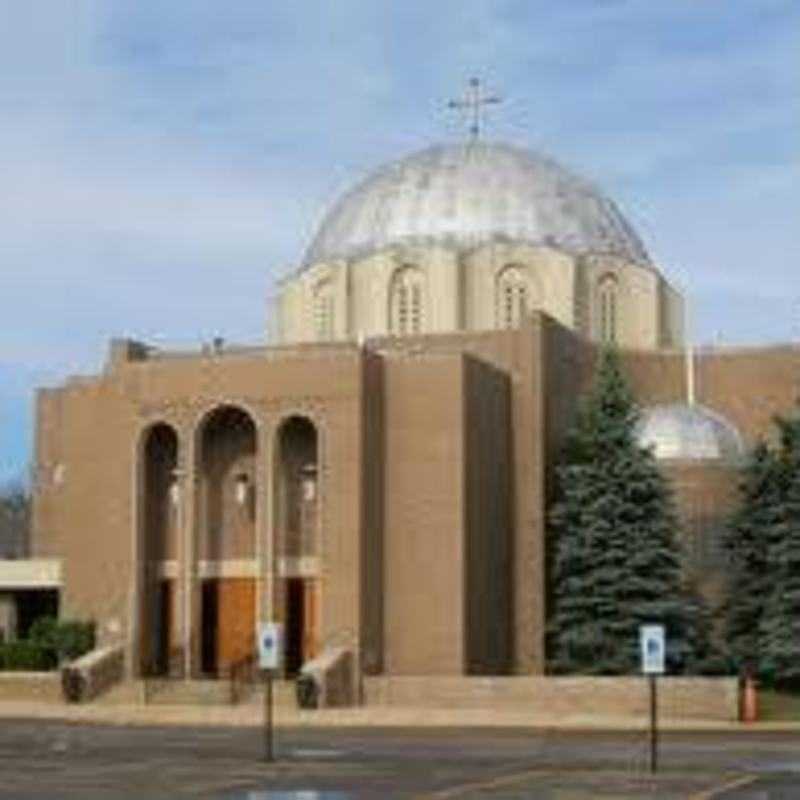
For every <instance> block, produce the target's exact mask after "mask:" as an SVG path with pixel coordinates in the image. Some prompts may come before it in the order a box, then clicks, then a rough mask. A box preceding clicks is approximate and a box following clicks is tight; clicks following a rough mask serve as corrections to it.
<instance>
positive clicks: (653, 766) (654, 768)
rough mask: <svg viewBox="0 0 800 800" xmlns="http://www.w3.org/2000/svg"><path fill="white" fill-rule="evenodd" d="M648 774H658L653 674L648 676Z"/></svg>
mask: <svg viewBox="0 0 800 800" xmlns="http://www.w3.org/2000/svg"><path fill="white" fill-rule="evenodd" d="M650 772H652V773H653V774H655V773H656V772H658V702H657V696H656V676H655V675H654V674H653V675H650Z"/></svg>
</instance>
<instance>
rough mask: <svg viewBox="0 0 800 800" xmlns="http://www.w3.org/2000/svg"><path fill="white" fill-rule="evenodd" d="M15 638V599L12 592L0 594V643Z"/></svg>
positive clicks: (11, 640)
mask: <svg viewBox="0 0 800 800" xmlns="http://www.w3.org/2000/svg"><path fill="white" fill-rule="evenodd" d="M16 638H17V601H16V598H15V597H14V595H13V593H12V592H3V593H1V594H0V643H2V642H13V641H15V640H16Z"/></svg>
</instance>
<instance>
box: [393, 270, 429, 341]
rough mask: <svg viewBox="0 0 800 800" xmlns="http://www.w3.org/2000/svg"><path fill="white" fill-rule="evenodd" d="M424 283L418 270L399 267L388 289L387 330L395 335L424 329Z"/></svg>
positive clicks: (413, 332)
mask: <svg viewBox="0 0 800 800" xmlns="http://www.w3.org/2000/svg"><path fill="white" fill-rule="evenodd" d="M424 290H425V283H424V278H423V276H422V273H421V272H420V270H418V269H417V268H416V267H413V266H404V267H402V268H400V269H399V270H398V271H397V272H396V273H395V274H394V277H393V278H392V283H391V287H390V290H389V331H390V332H391V333H393V334H395V335H397V336H405V335H409V334H415V333H422V332H423V331H424V330H425V291H424Z"/></svg>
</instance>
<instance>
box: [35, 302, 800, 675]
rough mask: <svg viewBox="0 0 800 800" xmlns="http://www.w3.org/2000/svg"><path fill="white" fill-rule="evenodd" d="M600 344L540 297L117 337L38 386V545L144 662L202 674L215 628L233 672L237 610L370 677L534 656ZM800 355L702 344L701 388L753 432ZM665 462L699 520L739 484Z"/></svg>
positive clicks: (665, 395) (639, 388) (79, 609)
mask: <svg viewBox="0 0 800 800" xmlns="http://www.w3.org/2000/svg"><path fill="white" fill-rule="evenodd" d="M594 355H595V353H594V348H593V346H592V345H591V344H589V343H588V342H586V340H584V339H581V338H580V337H578V336H577V335H575V334H574V333H572V332H570V331H569V330H567V329H566V328H564V327H562V326H560V325H559V324H558V323H556V322H554V321H553V320H551V319H550V318H548V317H546V316H544V315H543V314H535V315H533V316H531V317H530V318H529V319H528V320H526V322H525V324H524V325H523V326H522V328H520V329H519V330H512V331H495V332H487V333H465V334H442V335H436V336H423V337H409V338H405V339H402V340H398V339H373V340H370V341H369V343H368V344H367V346H365V347H363V348H360V347H356V346H353V345H349V344H339V345H336V344H331V345H304V346H297V347H276V348H262V349H259V348H252V349H242V350H223V351H222V352H206V353H197V354H172V355H170V354H156V353H150V352H149V351H147V350H146V349H145V348H143V347H142V346H137V345H135V344H132V343H125V342H116V343H114V346H113V347H112V353H111V357H110V359H109V363H108V365H107V367H106V369H105V370H104V371H103V373H102V374H100V375H98V376H96V377H93V378H88V379H80V380H74V381H69V382H67V384H65V385H64V386H62V387H60V388H58V389H47V390H42V391H40V393H39V395H38V401H37V452H36V462H37V485H36V496H35V521H34V538H33V548H34V553H35V555H36V556H40V557H45V556H47V557H55V558H59V559H61V561H62V564H63V576H64V585H63V592H62V610H63V613H64V614H66V615H68V616H77V617H81V618H93V619H95V620H96V621H97V622H98V624H99V632H100V639H101V641H106V640H109V641H111V640H114V641H116V640H122V641H124V642H125V643H126V644H127V652H128V657H129V660H128V664H129V668H130V669H131V670H132V671H134V672H135V671H136V670H138V669H141V668H142V665H143V664H144V663H145V662H147V661H148V660H149V659H150V656H151V655H153V653H156V651H158V650H159V648H160V649H161V650H164V649H165V648H168V649H170V650H173V649H182V651H183V652H182V655H181V658H182V659H183V662H184V666H185V667H186V668H188V669H189V670H191V671H192V672H195V673H197V672H202V671H203V663H204V659H206V660H207V659H208V652H210V646H209V645H208V641H210V639H209V637H210V636H212V635H216V636H218V637H221V638H219V639H218V641H219V644H218V647H217V656H216V658H217V667H218V668H222V669H224V667H225V665H226V664H227V663H229V662H230V661H231V660H233V659H235V658H237V657H239V656H240V655H241V654H242V653H243V652H244V650H245V648H246V641H247V637H248V634H247V632H246V631H245V632H244V633H242V632H241V631H238V628H237V632H236V633H233V632H230V633H227V632H225V631H223V632H222V633H220V630H222V629H223V628H227V627H229V625H228V624H227V623H222V622H221V621H220V620H221V619H222V617H223V616H224V617H225V618H232V617H233V616H236V617H237V618H241V619H245V620H247V622H246V624H245V628H247V627H250V625H251V624H252V621H254V620H255V619H259V618H264V619H266V618H275V619H279V620H283V621H284V622H285V623H287V627H290V626H289V623H292V624H295V623H296V622H297V615H298V614H301V613H302V615H303V619H304V622H303V625H301V626H300V628H298V631H299V632H296V634H293V635H296V636H299V637H301V638H302V639H303V640H304V641H307V640H308V639H309V637H310V639H312V640H313V641H312V642H311V644H310V645H308V646H309V647H311V649H312V650H314V649H316V650H318V649H320V648H324V647H325V646H326V645H328V644H334V643H335V644H344V645H346V646H348V647H351V648H352V649H353V652H354V653H355V654H356V657H357V660H358V662H359V666H360V667H361V668H363V670H364V671H365V672H366V673H369V674H374V675H377V674H386V675H419V674H431V675H432V674H439V675H460V674H466V673H480V674H495V673H499V674H502V673H522V674H536V673H541V672H542V671H543V670H544V667H545V652H544V624H545V617H546V607H545V562H544V551H545V513H546V500H545V498H546V487H547V484H548V480H549V478H550V477H551V476H552V467H553V465H554V464H555V462H556V459H557V457H558V452H559V448H560V446H561V443H562V442H563V436H564V432H565V431H566V429H567V426H568V425H569V424H570V421H571V419H572V416H573V414H574V410H575V406H576V402H577V399H578V397H579V396H580V394H581V392H582V391H584V390H585V389H586V388H587V386H588V385H589V382H590V380H591V376H592V370H593V362H594ZM799 360H800V359H799V358H798V353H797V350H792V349H791V348H788V347H773V348H763V349H760V350H758V349H750V350H740V351H713V352H712V351H709V352H701V353H699V354H698V355H697V359H696V376H697V378H696V384H697V397H698V402H701V403H703V404H704V405H707V406H708V407H709V408H711V409H712V410H714V411H716V412H717V413H719V414H721V415H723V416H725V417H726V418H727V419H728V420H730V421H731V422H732V423H733V424H734V425H736V426H737V427H738V429H739V431H740V432H741V434H742V436H743V438H744V440H745V442H746V444H748V445H750V444H752V443H753V442H754V441H755V439H756V438H757V437H759V436H764V435H766V434H767V433H768V431H769V427H770V420H771V417H772V415H774V414H775V413H786V412H788V411H789V410H790V409H791V408H792V405H793V403H794V400H795V397H796V393H797V386H798V383H797V381H798V361H799ZM624 364H625V368H626V370H627V372H628V374H629V376H630V379H631V382H632V385H633V387H634V390H635V392H636V395H637V398H638V400H639V402H640V403H641V404H642V405H645V406H646V405H651V404H655V403H665V402H682V401H683V400H684V399H685V395H686V368H685V358H684V354H683V353H681V352H679V351H653V352H639V351H637V352H626V353H625V354H624ZM236 420H238V421H236ZM293 420H294V422H293ZM298 420H299V422H298ZM234 421H236V422H235V424H234ZM156 426H163V428H160V429H159V430H161V433H159V434H158V435H157V436H156V435H154V434H153V431H154V430H155V428H156ZM293 426H294V427H293ZM292 430H294V431H295V432H294V433H291V431H292ZM303 430H305V431H306V433H302V431H303ZM287 431H290V433H287ZM173 435H174V442H175V445H174V452H173V445H172V444H171V443H170V442H171V441H172V440H171V438H170V437H172V436H173ZM303 437H306V438H303ZM308 437H311V438H308ZM153 442H155V444H154V443H153ZM148 443H149V444H148ZM668 471H669V470H668ZM670 477H671V478H672V479H673V480H674V482H675V487H676V497H677V498H678V502H679V507H680V511H681V514H682V517H683V519H684V520H685V521H687V524H695V522H696V521H697V519H699V518H704V519H705V518H711V517H713V516H714V515H715V514H719V513H723V512H724V511H725V509H727V508H729V507H730V505H731V503H732V502H734V499H735V491H734V490H735V482H736V477H735V473H733V472H731V471H730V470H727V471H726V470H719V469H714V468H707V467H706V466H702V465H696V464H695V465H684V466H682V467H681V466H680V465H678V466H676V467H675V469H673V471H672V472H670ZM287 481H288V482H291V481H294V482H295V483H294V484H292V485H289V483H287ZM293 515H294V516H293ZM692 520H694V522H693V521H692ZM303 525H305V526H306V528H303V530H305V531H306V533H303V532H302V530H301V528H302V526H303ZM298 526H299V527H298ZM695 527H696V526H695ZM293 531H294V532H293ZM291 536H295V537H296V538H295V539H294V540H292V541H293V542H294V543H293V544H291V545H290V540H289V538H287V537H291ZM297 537H299V538H297ZM212 581H218V582H219V586H222V587H226V588H224V589H223V591H222V592H221V594H220V598H219V603H218V607H217V609H216V611H215V612H214V613H216V615H217V626H218V628H219V626H220V625H222V628H219V630H218V631H217V633H216V634H212V633H208V632H207V631H205V629H204V625H205V626H206V628H207V627H208V626H209V624H210V623H209V622H208V620H209V619H210V618H211V616H213V615H212V612H211V611H209V608H210V606H209V603H210V602H211V601H209V600H208V598H207V597H206V598H205V599H204V589H203V586H204V585H205V584H206V583H208V582H212ZM165 585H166V586H167V587H168V589H167V590H164V591H163V595H164V596H165V597H169V600H156V599H155V597H156V592H159V593H161V592H162V589H161V588H158V587H163V586H165ZM234 587H235V588H234ZM300 595H303V596H304V597H306V598H312V599H306V600H303V601H300V600H298V599H297V598H298V597H299V596H300ZM160 596H161V595H160V594H159V597H160ZM298 603H300V605H298ZM303 603H305V606H303V610H302V612H301V611H300V610H299V609H300V607H301V605H302V604H303ZM159 604H160V605H159ZM165 604H167V605H165ZM245 606H249V607H250V612H245V610H244V609H245ZM226 609H227V610H226ZM230 609H233V610H230ZM165 620H168V621H165ZM204 620H205V622H204ZM303 626H305V627H303ZM296 627H297V625H295V628H296ZM155 628H159V630H158V631H157V630H155ZM165 630H166V631H167V633H166V634H165V633H164V631H165ZM242 630H244V629H242ZM159 636H161V638H160V639H159ZM226 637H227V638H226ZM165 640H166V641H165ZM204 642H205V643H206V644H204ZM204 648H205V650H204ZM151 651H152V652H151ZM204 652H205V655H204ZM162 655H163V654H162Z"/></svg>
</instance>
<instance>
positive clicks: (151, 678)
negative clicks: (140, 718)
mask: <svg viewBox="0 0 800 800" xmlns="http://www.w3.org/2000/svg"><path fill="white" fill-rule="evenodd" d="M185 652H186V651H185V650H184V648H183V645H178V646H177V647H173V648H171V649H170V650H169V651H168V652H167V657H166V659H163V658H156V657H155V656H154V657H153V658H151V659H150V663H149V664H148V665H147V667H146V668H145V671H144V675H142V681H143V686H144V702H145V704H147V703H149V702H150V700H151V699H152V698H153V695H154V694H155V692H156V689H157V687H160V686H163V683H164V681H166V680H169V679H170V678H182V677H184V653H185ZM165 662H166V663H165Z"/></svg>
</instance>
